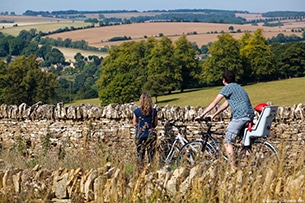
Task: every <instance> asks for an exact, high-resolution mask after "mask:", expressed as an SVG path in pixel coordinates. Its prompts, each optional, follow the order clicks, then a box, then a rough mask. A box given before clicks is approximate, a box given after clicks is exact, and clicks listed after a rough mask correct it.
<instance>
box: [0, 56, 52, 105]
mask: <svg viewBox="0 0 305 203" xmlns="http://www.w3.org/2000/svg"><path fill="white" fill-rule="evenodd" d="M36 58H37V57H36V55H30V56H29V57H25V56H20V57H17V58H16V59H15V60H14V61H13V62H11V63H10V64H9V65H8V68H7V71H4V73H3V74H2V77H1V78H2V81H4V82H1V84H0V90H1V91H0V92H2V93H3V94H1V95H0V96H1V98H0V100H1V101H3V102H4V103H6V104H16V105H19V104H21V103H23V102H24V103H27V104H29V105H32V104H34V103H36V102H38V101H42V102H45V103H51V102H52V97H54V90H55V87H56V86H57V81H56V77H57V76H56V75H54V74H52V73H45V72H42V71H41V69H40V68H38V63H37V61H36ZM2 72H3V71H2Z"/></svg>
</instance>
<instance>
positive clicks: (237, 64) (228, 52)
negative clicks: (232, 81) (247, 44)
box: [203, 33, 244, 84]
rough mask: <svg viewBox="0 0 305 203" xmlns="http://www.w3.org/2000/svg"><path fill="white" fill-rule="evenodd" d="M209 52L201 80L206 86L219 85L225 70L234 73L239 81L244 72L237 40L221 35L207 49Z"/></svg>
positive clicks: (225, 34)
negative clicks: (202, 79)
mask: <svg viewBox="0 0 305 203" xmlns="http://www.w3.org/2000/svg"><path fill="white" fill-rule="evenodd" d="M209 52H210V54H211V56H210V57H209V58H207V59H206V61H205V62H204V63H203V78H204V80H205V81H206V82H207V83H208V84H211V83H212V84H220V83H221V75H222V73H223V71H224V70H226V69H227V70H231V71H232V72H234V73H235V75H236V79H237V80H238V79H240V77H241V76H242V75H243V73H244V71H243V67H242V61H241V57H240V53H239V52H240V44H239V42H238V40H236V39H234V38H233V37H232V35H230V34H228V33H223V34H221V35H219V36H218V40H217V41H215V42H214V43H213V44H212V45H211V46H210V47H209Z"/></svg>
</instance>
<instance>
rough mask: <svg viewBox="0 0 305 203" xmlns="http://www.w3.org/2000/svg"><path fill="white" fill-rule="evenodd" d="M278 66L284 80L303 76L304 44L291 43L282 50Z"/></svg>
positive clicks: (304, 72)
mask: <svg viewBox="0 0 305 203" xmlns="http://www.w3.org/2000/svg"><path fill="white" fill-rule="evenodd" d="M286 47H287V46H286ZM278 66H279V67H278V68H279V71H280V72H281V73H284V74H285V75H284V77H285V78H289V77H303V76H305V45H304V43H302V42H301V43H292V44H289V47H287V48H286V49H283V52H282V53H281V54H280V55H279V58H278Z"/></svg>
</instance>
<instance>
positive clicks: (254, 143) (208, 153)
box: [179, 106, 279, 168]
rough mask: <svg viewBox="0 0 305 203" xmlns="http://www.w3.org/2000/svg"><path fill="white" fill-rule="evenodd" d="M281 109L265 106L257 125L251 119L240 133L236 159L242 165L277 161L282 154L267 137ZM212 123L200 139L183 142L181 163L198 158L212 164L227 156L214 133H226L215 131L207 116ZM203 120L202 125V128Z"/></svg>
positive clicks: (195, 160)
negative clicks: (278, 110) (279, 153)
mask: <svg viewBox="0 0 305 203" xmlns="http://www.w3.org/2000/svg"><path fill="white" fill-rule="evenodd" d="M276 113H277V106H264V108H263V110H262V112H261V114H260V116H259V118H258V120H257V123H256V125H255V126H254V128H253V127H252V122H250V123H247V124H246V125H245V126H244V128H243V129H242V130H241V132H240V134H239V135H238V136H237V139H236V140H237V141H236V142H235V143H234V144H233V146H234V147H235V152H236V153H235V155H236V163H237V166H239V167H247V166H250V167H252V168H253V167H261V166H264V165H265V163H266V162H271V163H277V162H278V161H279V157H278V154H277V150H276V149H275V147H274V146H273V145H272V144H271V143H269V142H267V141H266V140H265V139H266V138H268V137H269V135H270V128H271V124H272V121H273V119H274V117H275V116H276ZM203 121H204V123H205V124H206V126H207V127H208V129H207V131H202V132H200V134H201V139H200V140H199V139H196V140H194V141H191V142H189V143H187V144H186V145H185V146H183V147H182V148H181V150H180V153H179V162H180V164H188V165H193V164H195V163H197V162H202V163H204V165H205V166H209V165H210V163H211V162H213V161H214V160H216V159H218V158H219V157H220V156H219V155H222V157H223V158H224V159H225V160H227V158H226V156H225V155H224V154H223V153H222V151H223V150H221V149H220V146H219V144H218V143H217V142H216V141H215V140H216V139H215V138H214V137H213V136H212V134H224V133H221V132H212V131H211V127H212V124H211V123H210V122H211V120H210V117H206V118H204V119H203ZM202 123H203V122H200V126H201V128H202Z"/></svg>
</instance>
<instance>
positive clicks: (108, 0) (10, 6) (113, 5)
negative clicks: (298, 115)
mask: <svg viewBox="0 0 305 203" xmlns="http://www.w3.org/2000/svg"><path fill="white" fill-rule="evenodd" d="M156 9H157V10H173V9H220V10H242V11H249V12H251V13H262V12H267V11H305V0H0V12H5V11H8V12H15V13H16V14H17V15H19V14H20V15H21V14H22V13H24V12H25V11H26V10H32V11H59V10H78V11H101V10H138V11H147V10H156Z"/></svg>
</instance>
